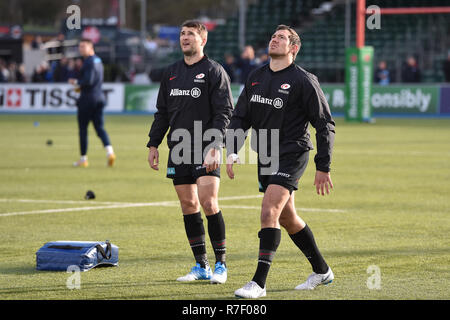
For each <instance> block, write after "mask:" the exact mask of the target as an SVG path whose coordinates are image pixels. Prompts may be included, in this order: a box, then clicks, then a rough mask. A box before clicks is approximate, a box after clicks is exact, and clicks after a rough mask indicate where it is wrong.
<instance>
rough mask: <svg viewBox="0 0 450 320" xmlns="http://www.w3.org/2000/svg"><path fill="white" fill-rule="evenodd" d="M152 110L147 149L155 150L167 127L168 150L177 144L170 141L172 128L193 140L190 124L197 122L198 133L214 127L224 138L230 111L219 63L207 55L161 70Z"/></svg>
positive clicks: (228, 92)
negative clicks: (197, 59)
mask: <svg viewBox="0 0 450 320" xmlns="http://www.w3.org/2000/svg"><path fill="white" fill-rule="evenodd" d="M156 107H157V109H158V111H157V112H156V113H155V119H154V121H153V124H152V126H151V129H150V132H149V137H150V141H149V142H148V144H147V146H148V147H151V146H153V147H158V146H159V145H160V144H161V142H162V140H163V138H164V136H165V134H166V132H167V130H168V129H169V127H170V132H169V135H168V137H167V143H168V146H169V148H172V147H173V146H174V145H175V144H176V143H178V141H172V139H171V137H172V132H173V131H174V130H176V129H187V130H188V131H189V132H190V133H191V136H192V137H193V134H194V121H201V124H202V134H203V132H204V131H205V130H207V129H210V128H215V129H218V130H220V132H221V133H222V136H225V130H226V127H227V126H228V124H229V122H230V117H231V113H232V111H233V96H232V94H231V88H230V78H229V76H228V74H227V73H226V72H225V70H224V69H223V67H222V66H221V65H220V64H218V63H217V62H215V61H213V60H210V59H209V58H208V57H207V56H204V57H203V59H202V60H200V61H199V62H197V63H195V64H193V65H188V64H186V63H185V62H184V59H183V60H180V61H178V62H176V63H174V64H172V65H170V66H168V67H167V68H166V70H165V71H164V75H163V77H162V79H161V86H160V88H159V93H158V100H157V105H156ZM200 139H201V138H200ZM193 140H194V138H192V141H193ZM222 140H223V139H222ZM220 144H222V141H220Z"/></svg>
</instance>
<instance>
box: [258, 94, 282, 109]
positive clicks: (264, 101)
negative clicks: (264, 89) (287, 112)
mask: <svg viewBox="0 0 450 320" xmlns="http://www.w3.org/2000/svg"><path fill="white" fill-rule="evenodd" d="M250 102H257V103H262V104H268V105H271V106H273V107H274V108H276V109H281V108H282V107H283V99H281V98H275V99H269V98H264V97H261V96H260V95H259V94H254V95H252V98H251V99H250Z"/></svg>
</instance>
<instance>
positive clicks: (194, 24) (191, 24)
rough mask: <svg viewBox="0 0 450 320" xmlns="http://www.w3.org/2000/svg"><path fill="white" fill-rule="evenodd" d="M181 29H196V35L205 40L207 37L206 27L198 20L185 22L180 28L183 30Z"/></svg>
mask: <svg viewBox="0 0 450 320" xmlns="http://www.w3.org/2000/svg"><path fill="white" fill-rule="evenodd" d="M183 27H186V28H194V29H196V30H197V32H198V34H199V35H200V36H201V37H202V38H206V37H207V35H208V30H207V29H206V26H205V25H204V24H203V23H202V22H200V21H198V20H186V21H185V22H183V24H182V25H181V28H183Z"/></svg>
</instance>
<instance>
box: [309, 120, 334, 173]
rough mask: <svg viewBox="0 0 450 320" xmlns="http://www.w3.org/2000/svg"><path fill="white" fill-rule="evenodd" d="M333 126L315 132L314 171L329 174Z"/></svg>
mask: <svg viewBox="0 0 450 320" xmlns="http://www.w3.org/2000/svg"><path fill="white" fill-rule="evenodd" d="M334 135H335V132H334V126H333V127H332V128H331V126H326V127H325V128H323V129H322V130H319V131H317V132H316V144H317V154H316V156H315V157H314V162H315V163H316V170H318V171H323V172H330V167H331V157H332V153H333V147H334Z"/></svg>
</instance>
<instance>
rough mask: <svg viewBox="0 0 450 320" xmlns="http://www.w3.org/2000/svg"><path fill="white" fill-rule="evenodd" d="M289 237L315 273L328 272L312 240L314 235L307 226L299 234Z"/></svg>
mask: <svg viewBox="0 0 450 320" xmlns="http://www.w3.org/2000/svg"><path fill="white" fill-rule="evenodd" d="M289 236H290V237H291V239H292V241H294V243H295V245H296V246H297V247H298V248H299V249H300V250H301V251H302V252H303V254H304V255H305V257H306V258H307V259H308V261H309V263H310V264H311V266H312V269H313V271H314V272H315V273H319V274H324V273H326V272H327V271H328V265H327V264H326V262H325V260H324V259H323V257H322V254H321V253H320V251H319V248H318V247H317V244H316V241H315V240H314V235H313V233H312V231H311V229H310V228H309V227H308V225H306V226H305V227H304V228H303V229H302V230H300V231H299V232H297V233H294V234H290V235H289Z"/></svg>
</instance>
